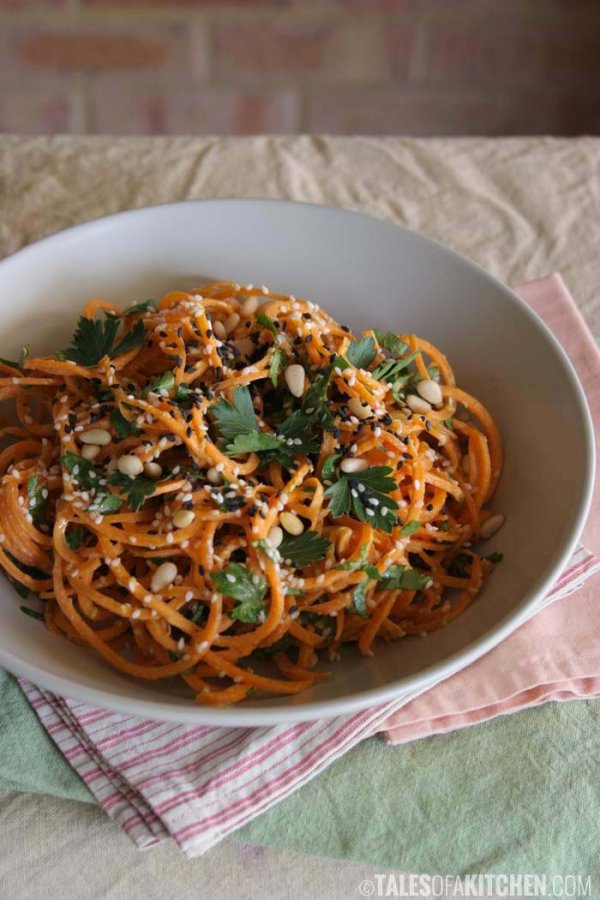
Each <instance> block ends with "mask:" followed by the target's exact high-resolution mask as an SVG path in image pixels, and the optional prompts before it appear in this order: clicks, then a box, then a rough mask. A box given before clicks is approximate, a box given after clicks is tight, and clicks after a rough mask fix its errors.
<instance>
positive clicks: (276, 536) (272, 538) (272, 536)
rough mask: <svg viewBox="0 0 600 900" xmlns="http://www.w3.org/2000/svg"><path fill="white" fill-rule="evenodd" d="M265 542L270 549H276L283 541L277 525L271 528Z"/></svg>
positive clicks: (281, 532)
mask: <svg viewBox="0 0 600 900" xmlns="http://www.w3.org/2000/svg"><path fill="white" fill-rule="evenodd" d="M267 540H268V542H269V543H270V545H271V547H273V548H274V549H277V547H279V545H280V543H281V542H282V540H283V531H282V530H281V528H280V527H279V525H273V527H272V528H271V529H270V530H269V533H268V535H267Z"/></svg>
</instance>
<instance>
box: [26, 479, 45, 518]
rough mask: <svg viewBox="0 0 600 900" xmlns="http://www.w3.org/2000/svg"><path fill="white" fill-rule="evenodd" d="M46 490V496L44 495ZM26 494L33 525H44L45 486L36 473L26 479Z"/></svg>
mask: <svg viewBox="0 0 600 900" xmlns="http://www.w3.org/2000/svg"><path fill="white" fill-rule="evenodd" d="M44 491H46V497H44ZM27 495H28V497H29V513H30V515H31V518H32V520H33V524H34V525H45V524H46V522H47V518H46V513H47V503H46V498H47V496H48V493H47V488H46V487H45V485H44V484H40V479H39V478H38V476H37V475H31V477H30V478H28V479H27Z"/></svg>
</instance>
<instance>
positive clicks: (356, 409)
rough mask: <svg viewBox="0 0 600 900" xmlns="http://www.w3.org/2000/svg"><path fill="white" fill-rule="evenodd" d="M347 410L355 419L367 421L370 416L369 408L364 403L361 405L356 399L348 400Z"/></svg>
mask: <svg viewBox="0 0 600 900" xmlns="http://www.w3.org/2000/svg"><path fill="white" fill-rule="evenodd" d="M348 409H349V410H350V412H351V413H352V415H353V416H356V418H357V419H368V418H369V416H370V415H372V410H371V407H370V406H368V405H367V404H366V403H361V401H360V400H359V399H358V397H351V398H350V400H348Z"/></svg>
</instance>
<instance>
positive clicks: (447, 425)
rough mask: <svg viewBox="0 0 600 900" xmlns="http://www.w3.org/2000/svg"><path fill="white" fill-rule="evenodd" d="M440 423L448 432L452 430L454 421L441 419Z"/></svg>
mask: <svg viewBox="0 0 600 900" xmlns="http://www.w3.org/2000/svg"><path fill="white" fill-rule="evenodd" d="M442 421H443V423H444V425H445V426H446V428H449V429H450V431H452V430H453V429H454V419H443V420H442Z"/></svg>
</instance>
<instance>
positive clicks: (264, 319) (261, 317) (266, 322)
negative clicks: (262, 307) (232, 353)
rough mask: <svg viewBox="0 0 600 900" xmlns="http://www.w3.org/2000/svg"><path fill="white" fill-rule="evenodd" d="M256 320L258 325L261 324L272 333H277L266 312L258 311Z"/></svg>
mask: <svg viewBox="0 0 600 900" xmlns="http://www.w3.org/2000/svg"><path fill="white" fill-rule="evenodd" d="M256 321H257V322H258V324H259V325H262V326H263V328H266V329H268V330H269V331H271V332H272V333H273V334H277V328H276V327H275V322H274V321H273V319H272V318H271V316H268V315H267V314H266V313H263V312H259V314H258V315H257V317H256Z"/></svg>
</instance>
